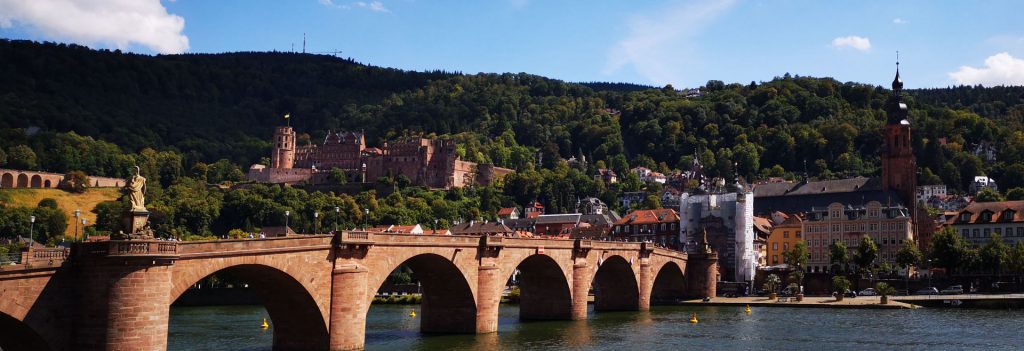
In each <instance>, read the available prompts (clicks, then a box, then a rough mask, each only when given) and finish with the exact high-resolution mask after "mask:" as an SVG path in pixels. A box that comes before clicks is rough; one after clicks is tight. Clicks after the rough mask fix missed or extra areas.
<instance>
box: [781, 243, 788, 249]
mask: <svg viewBox="0 0 1024 351" xmlns="http://www.w3.org/2000/svg"><path fill="white" fill-rule="evenodd" d="M782 251H789V243H782Z"/></svg>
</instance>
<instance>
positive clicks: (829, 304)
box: [679, 296, 917, 309]
mask: <svg viewBox="0 0 1024 351" xmlns="http://www.w3.org/2000/svg"><path fill="white" fill-rule="evenodd" d="M783 301H786V302H783ZM679 305H681V306H750V307H796V308H859V309H912V308H917V306H914V305H912V304H909V303H905V302H899V301H895V300H893V299H892V297H890V298H889V303H888V304H885V305H883V304H882V303H881V298H880V297H878V296H861V297H856V298H845V299H843V300H842V301H836V299H835V298H833V297H831V296H828V297H813V296H808V297H804V300H803V301H799V302H797V301H796V299H792V300H789V299H787V298H780V299H775V300H769V299H768V298H767V297H763V296H748V297H715V298H712V299H710V300H709V301H707V302H705V301H704V300H686V301H682V302H680V303H679Z"/></svg>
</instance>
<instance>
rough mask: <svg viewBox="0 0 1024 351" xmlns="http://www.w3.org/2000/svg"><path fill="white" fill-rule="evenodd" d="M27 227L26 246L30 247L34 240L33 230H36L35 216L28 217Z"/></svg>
mask: <svg viewBox="0 0 1024 351" xmlns="http://www.w3.org/2000/svg"><path fill="white" fill-rule="evenodd" d="M28 221H29V227H28V240H29V242H28V244H29V245H30V246H31V245H32V241H33V240H35V229H36V216H29V217H28Z"/></svg>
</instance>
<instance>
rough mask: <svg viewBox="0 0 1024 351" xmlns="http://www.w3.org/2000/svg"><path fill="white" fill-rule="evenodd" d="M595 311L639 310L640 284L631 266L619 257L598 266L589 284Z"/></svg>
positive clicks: (607, 259) (613, 257)
mask: <svg viewBox="0 0 1024 351" xmlns="http://www.w3.org/2000/svg"><path fill="white" fill-rule="evenodd" d="M591 286H592V287H593V290H594V310H596V311H636V310H638V309H639V308H640V284H639V283H638V282H637V274H636V272H635V271H634V270H633V267H632V264H630V262H629V261H627V260H626V259H625V258H623V257H622V256H619V255H613V256H610V257H608V258H606V259H604V261H603V262H602V263H601V264H600V266H599V267H598V268H597V272H596V273H595V274H594V280H593V282H592V283H591Z"/></svg>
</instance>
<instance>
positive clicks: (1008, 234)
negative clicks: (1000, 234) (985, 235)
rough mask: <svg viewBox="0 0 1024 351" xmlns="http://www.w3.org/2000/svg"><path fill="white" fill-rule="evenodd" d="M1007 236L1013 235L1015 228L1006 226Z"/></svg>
mask: <svg viewBox="0 0 1024 351" xmlns="http://www.w3.org/2000/svg"><path fill="white" fill-rule="evenodd" d="M1005 233H1006V236H1013V228H1010V227H1006V232H1005Z"/></svg>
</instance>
